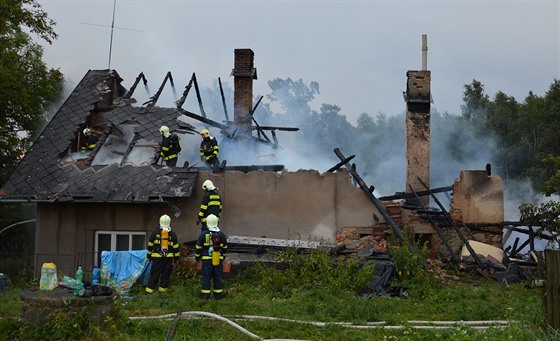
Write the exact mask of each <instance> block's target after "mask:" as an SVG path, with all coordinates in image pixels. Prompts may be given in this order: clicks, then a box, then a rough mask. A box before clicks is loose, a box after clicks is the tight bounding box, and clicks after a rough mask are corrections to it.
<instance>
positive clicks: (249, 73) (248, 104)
mask: <svg viewBox="0 0 560 341" xmlns="http://www.w3.org/2000/svg"><path fill="white" fill-rule="evenodd" d="M254 55H255V54H254V53H253V51H252V50H251V49H235V64H234V65H235V68H234V69H233V70H232V71H231V75H232V76H234V91H235V92H234V95H233V105H234V108H233V122H234V123H236V124H237V125H238V126H240V127H244V128H245V129H246V130H247V132H248V133H249V134H250V133H251V131H252V120H251V111H252V110H253V79H257V69H256V68H254V67H253V59H254Z"/></svg>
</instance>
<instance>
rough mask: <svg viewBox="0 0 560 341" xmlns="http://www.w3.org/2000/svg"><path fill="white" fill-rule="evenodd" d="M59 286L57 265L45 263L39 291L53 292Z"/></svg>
mask: <svg viewBox="0 0 560 341" xmlns="http://www.w3.org/2000/svg"><path fill="white" fill-rule="evenodd" d="M57 284H58V278H57V276H56V265H55V264H54V263H43V267H42V268H41V279H40V281H39V289H41V290H53V289H54V288H56V286H57Z"/></svg>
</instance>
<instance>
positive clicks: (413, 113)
mask: <svg viewBox="0 0 560 341" xmlns="http://www.w3.org/2000/svg"><path fill="white" fill-rule="evenodd" d="M406 76H407V89H406V102H407V110H406V161H407V167H406V191H407V192H410V188H409V186H410V187H412V188H413V189H414V190H415V191H423V190H425V188H424V186H423V185H422V184H421V183H420V182H419V181H418V177H420V178H421V179H422V181H423V182H424V183H425V184H426V185H428V186H429V185H430V96H431V95H430V71H425V70H422V71H408V72H407V74H406ZM420 200H421V202H422V204H423V205H424V206H428V204H429V201H430V198H429V197H428V196H425V197H422V198H420ZM417 201H418V200H417V199H416V198H410V199H407V202H409V203H417Z"/></svg>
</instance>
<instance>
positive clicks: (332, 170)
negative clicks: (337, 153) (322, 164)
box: [327, 155, 356, 173]
mask: <svg viewBox="0 0 560 341" xmlns="http://www.w3.org/2000/svg"><path fill="white" fill-rule="evenodd" d="M355 157H356V155H352V156H349V157H347V158H346V159H344V160H342V161H340V162H339V163H337V164H336V165H334V166H332V167H331V168H329V169H328V170H327V173H332V172H334V171H336V170H338V169H339V168H340V167H342V166H344V165H345V164H346V163H348V162H350V160H352V159H353V158H355Z"/></svg>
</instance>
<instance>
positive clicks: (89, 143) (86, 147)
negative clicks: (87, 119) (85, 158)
mask: <svg viewBox="0 0 560 341" xmlns="http://www.w3.org/2000/svg"><path fill="white" fill-rule="evenodd" d="M82 133H83V134H84V139H83V145H82V152H87V151H90V150H93V149H95V145H96V143H97V141H98V140H99V137H97V135H95V134H94V133H93V132H92V131H91V129H89V128H85V129H84V130H83V131H82Z"/></svg>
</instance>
